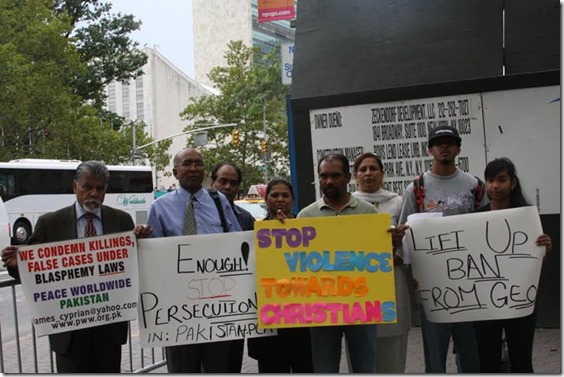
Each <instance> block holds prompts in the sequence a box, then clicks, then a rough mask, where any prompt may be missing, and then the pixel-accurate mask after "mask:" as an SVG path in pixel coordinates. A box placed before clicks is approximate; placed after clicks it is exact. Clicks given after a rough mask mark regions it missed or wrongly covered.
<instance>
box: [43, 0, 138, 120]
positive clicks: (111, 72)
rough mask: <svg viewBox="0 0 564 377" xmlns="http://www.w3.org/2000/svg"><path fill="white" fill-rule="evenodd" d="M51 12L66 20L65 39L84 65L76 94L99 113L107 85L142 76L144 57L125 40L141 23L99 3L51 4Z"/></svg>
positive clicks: (93, 0) (97, 0)
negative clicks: (66, 31) (66, 30)
mask: <svg viewBox="0 0 564 377" xmlns="http://www.w3.org/2000/svg"><path fill="white" fill-rule="evenodd" d="M54 10H55V12H56V14H58V15H59V16H65V17H69V22H70V24H71V27H72V32H71V33H68V34H67V36H68V37H70V38H71V40H72V41H73V42H74V44H75V45H76V48H77V51H78V53H79V56H80V59H81V61H82V62H83V63H85V65H86V69H85V70H84V71H82V72H81V74H80V75H79V76H78V77H77V79H76V84H75V89H76V92H77V94H79V95H80V96H81V97H82V98H84V99H85V100H91V101H92V102H93V104H94V106H95V107H96V108H97V109H99V110H100V109H101V108H102V106H103V103H104V99H105V94H104V87H105V86H106V85H107V84H109V83H110V82H112V81H113V80H116V81H119V82H126V81H128V80H129V79H132V78H136V77H138V76H140V75H141V74H142V73H143V72H142V67H143V65H145V63H147V55H146V54H145V53H143V52H142V51H140V50H139V49H138V45H139V44H138V43H137V42H135V41H133V40H132V39H131V38H130V37H129V35H130V34H131V33H132V32H133V31H135V30H138V29H139V27H140V26H141V22H140V21H138V20H135V18H134V17H133V16H132V15H122V14H121V13H118V14H113V13H111V4H109V3H104V2H102V1H100V0H55V2H54Z"/></svg>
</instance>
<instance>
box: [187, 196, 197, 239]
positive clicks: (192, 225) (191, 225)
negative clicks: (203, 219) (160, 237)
mask: <svg viewBox="0 0 564 377" xmlns="http://www.w3.org/2000/svg"><path fill="white" fill-rule="evenodd" d="M184 234H185V235H187V236H188V235H191V234H198V230H197V228H196V218H195V217H194V201H193V197H192V195H190V199H189V200H188V203H186V208H185V209H184Z"/></svg>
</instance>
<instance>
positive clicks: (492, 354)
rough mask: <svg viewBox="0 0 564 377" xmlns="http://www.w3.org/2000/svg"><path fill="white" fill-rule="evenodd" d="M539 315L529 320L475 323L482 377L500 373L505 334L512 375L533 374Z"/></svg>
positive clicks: (527, 318)
mask: <svg viewBox="0 0 564 377" xmlns="http://www.w3.org/2000/svg"><path fill="white" fill-rule="evenodd" d="M536 324H537V318H536V312H533V314H531V315H528V316H526V317H521V318H514V319H499V320H492V321H477V322H474V329H475V331H476V338H477V340H478V350H479V353H480V373H500V372H501V339H502V330H505V339H506V341H507V351H508V353H509V363H510V368H511V373H533V338H534V335H535V327H536Z"/></svg>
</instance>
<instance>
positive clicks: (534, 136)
mask: <svg viewBox="0 0 564 377" xmlns="http://www.w3.org/2000/svg"><path fill="white" fill-rule="evenodd" d="M560 97H561V95H560V86H559V85H554V86H546V87H535V88H527V89H512V90H504V91H495V92H484V93H474V94H466V95H455V96H445V97H431V98H421V99H413V100H405V101H391V102H382V103H373V104H364V105H355V106H342V107H334V108H326V109H315V110H311V111H310V127H311V140H312V154H313V165H312V167H311V168H312V173H313V174H312V175H313V177H314V182H315V189H316V190H315V193H316V197H317V198H319V197H320V196H321V195H320V191H319V180H318V178H317V163H318V161H319V160H320V159H321V158H322V157H323V156H325V155H327V154H329V153H342V154H344V155H345V156H347V158H348V159H349V161H350V163H351V171H352V164H353V163H354V160H355V158H356V157H357V156H358V155H359V154H361V153H363V152H373V153H376V154H378V155H380V156H381V158H382V162H383V163H384V171H385V176H384V188H385V189H386V190H389V191H392V192H395V193H397V194H400V195H402V194H403V191H404V190H405V188H406V187H407V185H408V184H409V183H411V182H412V181H413V179H414V178H415V177H416V176H417V175H419V174H421V173H423V172H425V171H427V170H428V169H429V167H430V166H431V161H432V159H431V158H430V157H429V156H428V154H427V153H428V151H427V149H428V148H427V138H428V135H429V130H430V129H432V128H434V127H436V126H439V125H449V126H453V127H456V128H457V130H458V132H459V133H460V137H461V138H462V148H461V153H460V155H459V156H458V158H457V160H456V163H457V166H458V168H459V169H461V170H463V171H465V172H468V173H470V174H472V175H475V176H477V177H479V178H481V179H482V180H483V177H484V169H485V167H486V164H487V162H489V161H491V160H493V159H494V158H497V157H508V158H509V159H511V160H512V161H513V162H514V163H515V166H516V167H517V172H518V176H519V178H520V180H521V183H522V187H523V192H524V194H525V196H526V198H527V199H528V201H529V202H530V203H532V204H535V205H536V206H537V207H538V208H539V212H540V213H541V214H555V213H560V206H561V205H560V177H561V164H560V152H561V145H560V143H561V127H560V110H561V100H560ZM539 151H543V153H540V152H539ZM539 166H542V169H539V168H538V167H539ZM349 190H350V191H356V182H355V181H354V177H353V180H351V183H350V185H349Z"/></svg>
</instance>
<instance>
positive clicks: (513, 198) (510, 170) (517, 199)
mask: <svg viewBox="0 0 564 377" xmlns="http://www.w3.org/2000/svg"><path fill="white" fill-rule="evenodd" d="M501 172H506V173H507V175H509V178H511V180H512V181H513V182H515V187H514V188H513V190H511V194H510V196H509V207H510V208H515V207H524V206H529V205H530V204H529V203H528V202H527V199H525V196H523V190H522V189H521V182H520V181H519V177H517V169H516V168H515V165H514V164H513V162H511V160H510V159H508V158H507V157H500V158H496V159H495V160H493V161H490V162H489V163H488V165H487V166H486V170H484V178H485V179H486V181H487V180H488V179H493V178H495V176H496V175H498V174H499V173H501Z"/></svg>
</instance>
